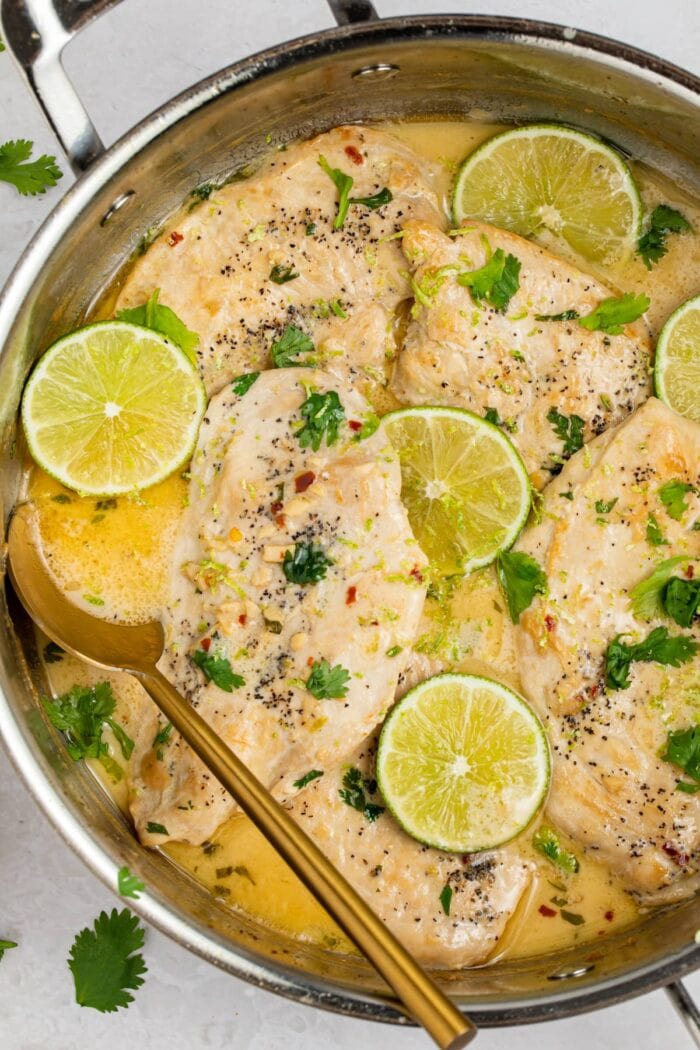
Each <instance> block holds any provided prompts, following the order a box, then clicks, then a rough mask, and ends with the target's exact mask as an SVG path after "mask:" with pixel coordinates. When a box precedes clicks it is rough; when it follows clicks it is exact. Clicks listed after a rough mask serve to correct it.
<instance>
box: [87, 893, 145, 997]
mask: <svg viewBox="0 0 700 1050" xmlns="http://www.w3.org/2000/svg"><path fill="white" fill-rule="evenodd" d="M144 936H145V931H144V929H143V927H142V926H140V925H139V920H138V918H137V916H136V915H133V914H132V913H131V912H130V911H129V909H128V908H124V909H123V911H120V912H118V911H117V909H116V908H113V909H112V912H111V914H109V915H107V913H106V912H104V911H103V912H100V914H99V916H98V917H97V918H96V919H95V922H94V924H93V928H92V929H90V927H88V926H86V927H85V929H83V930H81V931H80V933H79V934H78V935H77V937H76V938H75V940H74V941H73V945H72V947H71V950H70V955H69V957H68V966H69V967H70V970H71V973H72V974H73V981H74V983H75V1000H76V1002H77V1003H78V1004H79V1005H80V1006H90V1007H92V1009H93V1010H99V1011H100V1013H113V1012H115V1011H116V1010H118V1009H119V1007H123V1008H126V1007H128V1005H129V1003H132V1002H133V1001H134V997H133V995H131V991H136V990H137V989H138V988H140V987H141V985H142V984H143V981H144V978H143V975H144V974H145V973H146V971H147V967H146V964H145V962H144V961H143V956H142V955H141V954H140V953H139V949H140V948H143V942H144Z"/></svg>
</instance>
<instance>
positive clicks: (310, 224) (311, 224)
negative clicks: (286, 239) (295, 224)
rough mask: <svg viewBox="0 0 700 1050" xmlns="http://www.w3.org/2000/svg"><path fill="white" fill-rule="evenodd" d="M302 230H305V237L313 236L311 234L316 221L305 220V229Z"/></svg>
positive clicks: (314, 228)
mask: <svg viewBox="0 0 700 1050" xmlns="http://www.w3.org/2000/svg"><path fill="white" fill-rule="evenodd" d="M304 232H305V234H306V236H307V237H313V235H314V234H315V233H316V223H315V222H307V224H306V229H305V231H304Z"/></svg>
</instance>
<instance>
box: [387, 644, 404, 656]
mask: <svg viewBox="0 0 700 1050" xmlns="http://www.w3.org/2000/svg"><path fill="white" fill-rule="evenodd" d="M402 652H403V646H401V645H392V647H391V648H390V649H387V651H386V655H387V656H388V657H394V656H398V655H399V653H402Z"/></svg>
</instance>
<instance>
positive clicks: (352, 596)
mask: <svg viewBox="0 0 700 1050" xmlns="http://www.w3.org/2000/svg"><path fill="white" fill-rule="evenodd" d="M356 601H357V587H348V590H347V594H346V595H345V604H346V605H354V604H355V602H356Z"/></svg>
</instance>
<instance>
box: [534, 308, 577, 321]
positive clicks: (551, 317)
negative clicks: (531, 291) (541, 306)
mask: <svg viewBox="0 0 700 1050" xmlns="http://www.w3.org/2000/svg"><path fill="white" fill-rule="evenodd" d="M579 317H580V314H579V312H578V310H563V311H562V312H561V313H560V314H535V320H536V321H578V319H579Z"/></svg>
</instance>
